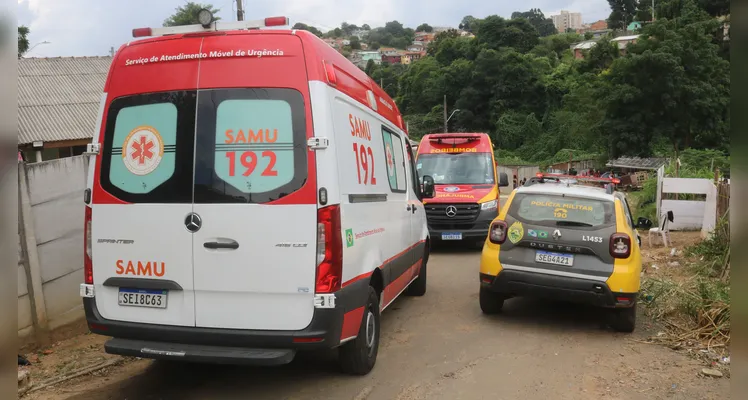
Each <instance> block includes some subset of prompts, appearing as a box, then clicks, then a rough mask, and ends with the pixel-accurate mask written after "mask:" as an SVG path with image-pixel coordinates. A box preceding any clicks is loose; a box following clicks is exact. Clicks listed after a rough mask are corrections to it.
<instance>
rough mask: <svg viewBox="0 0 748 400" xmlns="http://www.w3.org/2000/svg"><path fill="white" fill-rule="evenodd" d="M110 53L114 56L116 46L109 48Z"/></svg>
mask: <svg viewBox="0 0 748 400" xmlns="http://www.w3.org/2000/svg"><path fill="white" fill-rule="evenodd" d="M109 55H110V56H112V57H114V46H112V47H110V48H109Z"/></svg>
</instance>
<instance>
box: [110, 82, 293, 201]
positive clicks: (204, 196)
mask: <svg viewBox="0 0 748 400" xmlns="http://www.w3.org/2000/svg"><path fill="white" fill-rule="evenodd" d="M103 147H104V151H103V159H102V167H101V171H100V181H101V185H102V187H103V188H104V189H105V190H107V191H108V192H109V193H111V194H112V195H114V196H115V197H117V198H119V199H121V200H123V201H126V202H130V203H192V202H194V203H266V202H270V201H273V200H276V199H279V198H281V197H283V196H285V195H288V194H290V193H293V192H294V191H296V190H298V189H300V188H301V187H302V186H303V185H304V183H305V182H306V179H307V159H306V151H307V150H306V123H305V111H304V99H303V96H302V94H301V93H300V92H299V91H297V90H294V89H255V88H253V89H205V90H199V91H178V92H165V93H149V94H141V95H134V96H127V97H122V98H118V99H115V100H114V101H112V104H111V105H110V107H109V111H108V117H107V121H106V131H105V135H104V146H103Z"/></svg>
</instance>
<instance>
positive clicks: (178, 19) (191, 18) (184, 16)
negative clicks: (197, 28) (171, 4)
mask: <svg viewBox="0 0 748 400" xmlns="http://www.w3.org/2000/svg"><path fill="white" fill-rule="evenodd" d="M203 8H205V9H208V10H210V12H211V13H213V18H214V19H215V20H216V21H217V20H220V19H221V17H218V16H217V14H218V12H219V11H221V10H220V9H217V8H213V5H212V4H201V3H195V2H192V1H189V2H187V3H186V4H185V5H183V6H179V7H177V8H176V10H175V12H174V14H173V15H172V16H170V17H169V18H167V19H166V20H164V26H180V25H194V24H199V23H200V22H199V21H198V20H197V13H198V12H200V10H202V9H203Z"/></svg>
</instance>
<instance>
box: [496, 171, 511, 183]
mask: <svg viewBox="0 0 748 400" xmlns="http://www.w3.org/2000/svg"><path fill="white" fill-rule="evenodd" d="M497 172H498V171H497ZM507 186H509V176H507V174H506V172H499V187H507Z"/></svg>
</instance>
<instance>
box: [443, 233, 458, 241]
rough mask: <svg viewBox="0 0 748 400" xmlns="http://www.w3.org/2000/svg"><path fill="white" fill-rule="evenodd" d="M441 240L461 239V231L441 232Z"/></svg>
mask: <svg viewBox="0 0 748 400" xmlns="http://www.w3.org/2000/svg"><path fill="white" fill-rule="evenodd" d="M442 240H462V232H448V233H446V232H445V233H442Z"/></svg>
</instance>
